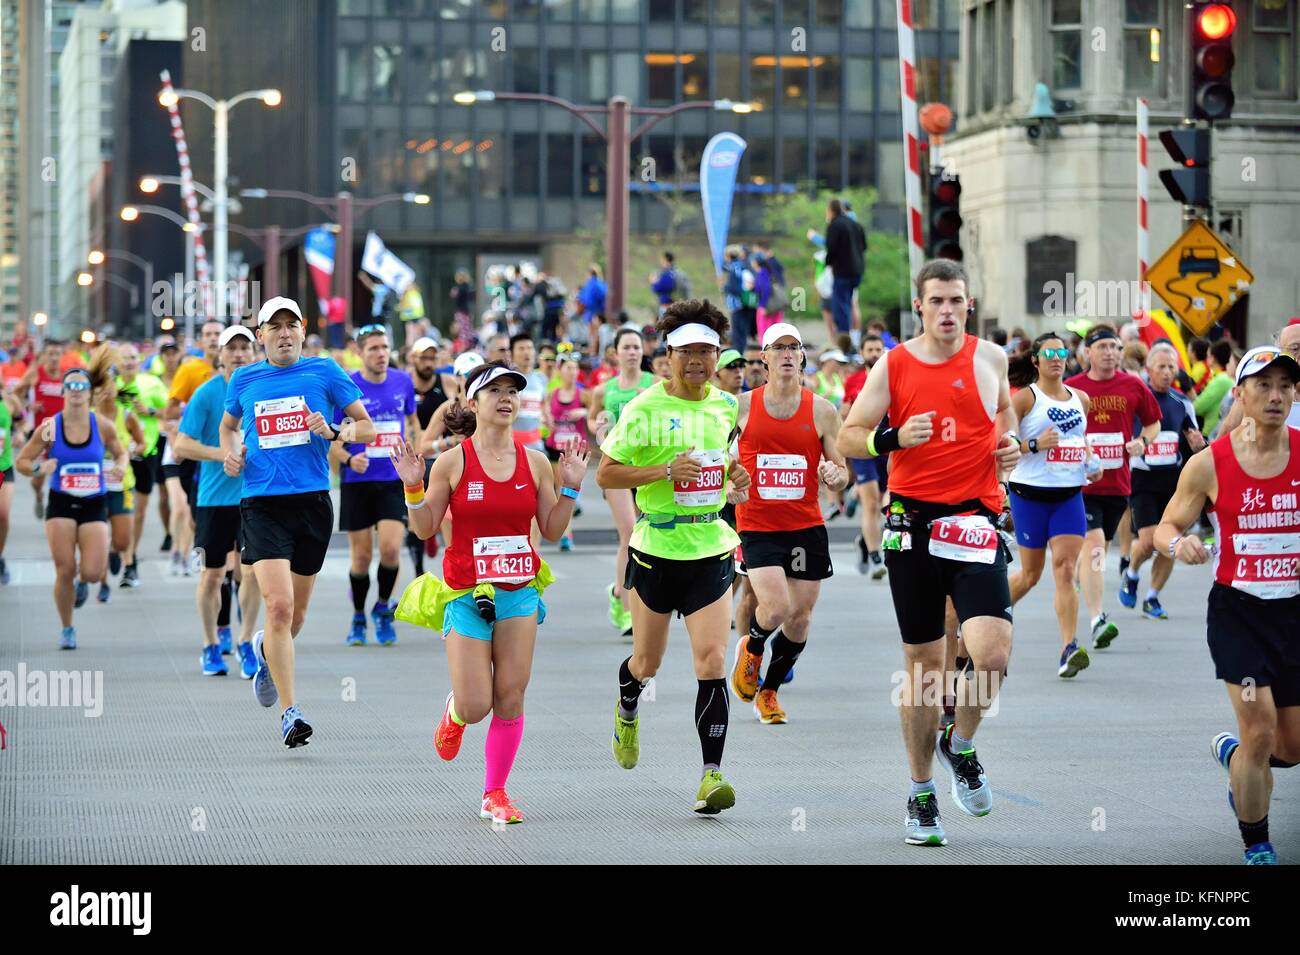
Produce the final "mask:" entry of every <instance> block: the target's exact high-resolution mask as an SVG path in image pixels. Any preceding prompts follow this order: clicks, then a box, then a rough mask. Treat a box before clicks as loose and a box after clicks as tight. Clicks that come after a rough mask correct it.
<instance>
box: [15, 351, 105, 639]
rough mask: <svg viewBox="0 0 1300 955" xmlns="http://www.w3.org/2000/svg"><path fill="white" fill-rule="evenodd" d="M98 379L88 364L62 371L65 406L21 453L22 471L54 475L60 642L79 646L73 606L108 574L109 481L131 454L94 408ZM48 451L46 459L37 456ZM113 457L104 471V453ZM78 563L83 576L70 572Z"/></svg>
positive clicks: (49, 520) (52, 532) (51, 510)
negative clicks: (95, 382)
mask: <svg viewBox="0 0 1300 955" xmlns="http://www.w3.org/2000/svg"><path fill="white" fill-rule="evenodd" d="M92 387H93V382H92V379H91V377H90V373H89V372H87V371H86V370H85V369H84V368H73V369H71V370H69V371H68V372H66V373H65V374H64V376H63V394H62V395H61V396H60V397H61V399H62V410H61V411H58V412H56V413H55V414H54V415H53V417H51V418H49V419H48V420H47V421H46V422H45V423H44V424H42V426H41V427H39V428H37V429H36V431H35V433H33V434H32V437H31V439H30V440H29V441H28V442H27V444H26V445H24V446H23V449H22V451H21V452H20V453H19V455H18V462H17V465H16V466H17V468H18V473H20V474H23V475H26V476H28V477H32V476H35V475H36V474H40V475H42V476H43V477H49V478H50V479H51V482H50V491H49V500H48V501H47V503H46V505H45V537H46V540H47V541H48V542H49V545H50V556H51V557H52V558H53V559H54V605H55V606H56V607H57V608H58V611H59V620H60V621H61V622H62V624H63V632H62V634H61V635H60V636H59V648H60V649H63V650H75V649H77V631H76V630H75V629H74V628H73V626H72V611H73V610H74V609H75V608H76V607H80V606H81V605H82V604H83V603H85V602H86V597H87V595H88V594H89V592H90V583H91V582H92V581H95V580H99V579H100V577H102V576H103V574H104V571H105V569H106V567H107V563H108V492H107V487H106V479H107V480H120V479H121V478H122V475H123V474H125V473H126V470H127V468H129V467H130V465H131V459H130V456H129V455H128V453H127V450H126V448H125V447H123V445H122V442H121V441H119V440H118V437H117V430H116V428H115V427H114V426H113V423H112V421H109V420H107V419H102V418H100V416H99V415H97V414H96V413H95V412H94V411H92V410H91V408H90V402H91V390H92ZM42 455H45V458H44V460H41V461H40V462H39V463H37V459H38V458H40V457H41V456H42ZM106 456H107V457H108V458H111V460H112V464H111V466H110V468H109V470H108V471H107V473H105V469H104V462H105V457H106ZM78 569H79V570H80V574H79V576H80V579H79V580H78V581H77V582H76V583H75V585H74V583H73V577H74V576H77V574H78Z"/></svg>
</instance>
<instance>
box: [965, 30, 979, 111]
mask: <svg viewBox="0 0 1300 955" xmlns="http://www.w3.org/2000/svg"><path fill="white" fill-rule="evenodd" d="M978 29H979V11H978V10H977V9H974V8H972V9H970V10H968V11H966V49H965V50H963V51H962V57H963V59H964V60H965V61H966V112H967V114H968V115H972V114H975V113H978V112H979V111H980V105H979V97H978V96H976V95H975V90H976V89H977V87H976V82H977V81H978V79H979V75H980V74H979V70H978V69H977V65H978V61H979V44H978V43H976V38H977V37H978V36H979V34H978V33H977V32H976V31H977V30H978Z"/></svg>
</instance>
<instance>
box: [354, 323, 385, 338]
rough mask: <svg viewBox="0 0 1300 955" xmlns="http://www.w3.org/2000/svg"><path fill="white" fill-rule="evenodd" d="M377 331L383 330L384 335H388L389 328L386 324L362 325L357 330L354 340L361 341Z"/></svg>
mask: <svg viewBox="0 0 1300 955" xmlns="http://www.w3.org/2000/svg"><path fill="white" fill-rule="evenodd" d="M376 332H383V334H384V337H385V338H386V337H388V328H387V326H384V325H362V326H361V327H360V328H358V329H357V330H356V332H355V333H354V334H353V336H352V338H353V340H354V341H361V339H362V338H364V337H365V336H367V335H374V334H375V333H376Z"/></svg>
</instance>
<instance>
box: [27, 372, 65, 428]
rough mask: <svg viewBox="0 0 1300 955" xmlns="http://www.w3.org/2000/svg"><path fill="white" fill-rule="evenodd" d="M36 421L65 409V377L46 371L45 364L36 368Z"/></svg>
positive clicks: (38, 421)
mask: <svg viewBox="0 0 1300 955" xmlns="http://www.w3.org/2000/svg"><path fill="white" fill-rule="evenodd" d="M34 410H35V414H36V423H37V424H40V423H41V422H42V421H44V420H45V419H46V418H53V417H54V416H55V415H56V414H58V413H59V412H60V411H62V410H63V379H62V378H60V377H51V376H49V375H47V374H46V373H45V368H44V366H42V367H40V368H37V369H36V408H35V409H34Z"/></svg>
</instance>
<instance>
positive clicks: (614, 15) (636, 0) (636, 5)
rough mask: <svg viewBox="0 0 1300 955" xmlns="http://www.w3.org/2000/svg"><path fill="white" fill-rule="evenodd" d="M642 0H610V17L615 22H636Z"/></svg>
mask: <svg viewBox="0 0 1300 955" xmlns="http://www.w3.org/2000/svg"><path fill="white" fill-rule="evenodd" d="M640 4H641V0H609V18H610V19H611V20H613V21H614V22H615V23H636V22H637V20H638V19H639V18H640Z"/></svg>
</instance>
